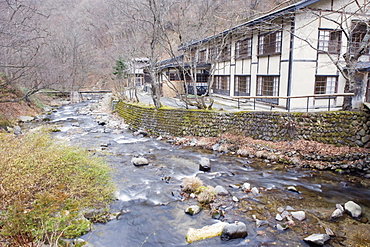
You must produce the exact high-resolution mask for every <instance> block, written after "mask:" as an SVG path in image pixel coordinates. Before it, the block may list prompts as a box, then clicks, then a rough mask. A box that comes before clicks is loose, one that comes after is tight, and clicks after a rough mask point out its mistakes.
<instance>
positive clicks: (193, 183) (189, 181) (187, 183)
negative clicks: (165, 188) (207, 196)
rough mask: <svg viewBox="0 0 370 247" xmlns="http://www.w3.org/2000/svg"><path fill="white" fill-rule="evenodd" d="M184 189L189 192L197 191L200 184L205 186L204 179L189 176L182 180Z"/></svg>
mask: <svg viewBox="0 0 370 247" xmlns="http://www.w3.org/2000/svg"><path fill="white" fill-rule="evenodd" d="M181 186H182V190H183V191H185V192H187V193H193V192H195V191H196V190H197V189H198V188H199V187H200V186H203V182H202V180H200V178H198V177H187V178H184V179H183V180H182V185H181Z"/></svg>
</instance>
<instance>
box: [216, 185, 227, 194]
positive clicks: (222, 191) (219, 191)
mask: <svg viewBox="0 0 370 247" xmlns="http://www.w3.org/2000/svg"><path fill="white" fill-rule="evenodd" d="M215 191H216V194H217V195H219V196H226V195H228V194H229V192H228V191H227V190H226V189H225V188H224V187H222V186H221V185H217V186H216V187H215Z"/></svg>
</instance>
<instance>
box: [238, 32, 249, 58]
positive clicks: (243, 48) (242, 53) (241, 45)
mask: <svg viewBox="0 0 370 247" xmlns="http://www.w3.org/2000/svg"><path fill="white" fill-rule="evenodd" d="M252 41H253V40H252V37H248V38H245V39H241V40H238V41H237V42H236V43H235V59H243V58H251V57H252Z"/></svg>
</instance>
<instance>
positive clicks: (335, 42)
mask: <svg viewBox="0 0 370 247" xmlns="http://www.w3.org/2000/svg"><path fill="white" fill-rule="evenodd" d="M341 48H342V31H341V30H338V29H319V38H318V44H317V49H318V52H319V53H334V54H339V53H340V52H341Z"/></svg>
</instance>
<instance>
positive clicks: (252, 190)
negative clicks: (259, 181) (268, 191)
mask: <svg viewBox="0 0 370 247" xmlns="http://www.w3.org/2000/svg"><path fill="white" fill-rule="evenodd" d="M251 192H252V194H253V195H254V196H256V195H258V194H259V193H260V192H259V190H258V189H257V188H256V187H253V188H252V189H251Z"/></svg>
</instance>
